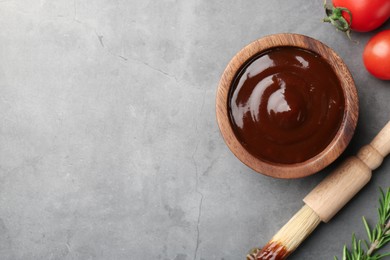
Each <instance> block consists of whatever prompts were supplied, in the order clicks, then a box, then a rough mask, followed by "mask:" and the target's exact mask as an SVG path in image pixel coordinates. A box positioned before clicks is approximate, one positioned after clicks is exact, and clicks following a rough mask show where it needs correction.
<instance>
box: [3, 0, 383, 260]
mask: <svg viewBox="0 0 390 260" xmlns="http://www.w3.org/2000/svg"><path fill="white" fill-rule="evenodd" d="M322 17H323V9H322V1H304V0H299V1H298V0H297V1H283V0H275V1H265V0H262V1H258V0H248V1H233V0H228V1H209V0H207V1H206V0H199V1H195V0H188V1H174V0H162V1H141V0H132V1H126V0H95V1H91V0H84V1H81V0H74V1H70V0H52V1H48V0H8V1H7V0H5V1H1V2H0V43H1V48H0V119H1V125H0V144H1V145H0V258H1V259H7V260H11V259H12V260H13V259H135V260H138V259H161V260H167V259H172V260H202V259H204V260H208V259H218V260H222V259H224V260H228V259H232V260H236V259H244V257H245V255H246V253H247V252H248V251H249V250H250V249H251V248H252V247H255V246H261V245H264V244H265V243H266V242H267V241H268V240H269V239H270V238H271V237H272V235H273V234H274V233H275V232H276V231H277V230H278V229H279V228H280V227H281V226H282V225H283V224H284V223H285V222H286V221H287V220H288V219H289V218H290V217H291V216H292V215H293V214H294V213H295V212H296V211H297V210H298V209H299V208H300V207H301V206H302V201H301V200H302V198H303V197H304V196H305V194H307V193H308V192H309V191H310V190H311V189H312V188H313V187H314V186H315V185H316V184H317V183H318V182H319V181H320V180H321V179H323V178H324V176H325V175H326V174H327V173H328V172H329V171H330V170H331V169H332V168H333V167H334V165H337V163H339V162H340V160H338V161H336V163H335V164H333V165H332V166H330V167H328V168H327V169H325V170H324V171H322V172H321V173H319V174H317V175H314V176H312V177H308V178H304V179H299V180H277V179H272V178H269V177H265V176H262V175H260V174H257V173H255V172H253V171H252V170H250V169H249V168H247V167H246V166H245V165H243V164H242V163H241V162H240V161H238V160H237V159H236V158H235V157H234V156H233V155H232V153H231V152H230V151H229V150H228V148H227V147H226V145H225V144H224V142H223V140H222V138H221V136H220V134H219V130H218V127H217V124H216V120H215V111H214V105H215V103H214V100H215V93H216V87H217V83H218V80H219V77H220V75H221V73H222V71H223V70H224V68H225V66H226V64H227V63H228V61H229V60H230V59H231V58H232V56H233V55H234V54H235V53H236V52H237V51H239V50H240V49H241V48H242V47H243V46H245V45H246V44H248V43H250V42H251V41H253V40H255V39H257V38H259V37H262V36H264V35H267V34H272V33H279V32H294V33H300V34H306V35H308V36H311V37H314V38H317V39H318V40H320V41H322V42H324V43H325V44H327V45H329V46H330V47H332V48H333V49H334V50H335V51H336V52H338V53H339V54H340V56H341V57H342V58H343V59H344V60H345V62H346V64H347V65H348V66H349V68H350V70H351V72H352V74H353V76H354V78H355V80H356V84H357V88H358V91H359V99H360V117H359V123H358V128H357V131H356V134H355V137H354V138H353V140H352V142H351V144H350V146H349V147H348V149H347V150H346V152H345V153H344V155H343V156H342V158H345V156H348V155H352V154H354V153H355V152H356V151H357V150H358V148H359V147H360V146H362V145H363V144H366V143H368V142H369V141H370V140H371V139H372V138H373V137H374V136H375V134H376V133H377V132H378V130H379V129H380V128H381V127H382V126H383V125H384V124H385V123H386V122H387V121H388V120H389V114H390V106H389V101H390V89H389V88H390V85H389V82H384V81H380V80H377V79H375V78H373V77H372V76H370V75H369V74H368V73H367V72H366V70H365V68H364V66H363V64H362V61H361V53H362V50H363V48H364V45H365V43H366V42H367V41H368V39H369V38H370V37H371V36H372V35H373V34H374V33H375V32H372V33H367V34H359V33H354V34H353V38H354V39H355V40H357V41H359V43H353V42H351V41H349V40H348V39H347V38H346V37H345V36H344V35H343V34H342V33H340V32H337V31H336V30H335V29H333V28H332V27H331V26H329V25H328V24H322V22H321V19H322ZM385 28H390V23H389V22H387V24H386V25H385V26H384V27H382V28H381V29H385ZM378 31H379V30H378ZM389 173H390V162H389V160H387V161H385V162H384V164H383V165H382V166H381V167H380V168H379V169H378V170H377V171H376V172H375V175H374V176H373V179H372V181H371V183H370V184H368V186H366V187H365V188H364V189H363V190H362V192H361V193H359V194H358V195H357V196H356V198H355V199H354V200H353V201H352V202H351V203H350V204H349V205H347V206H346V207H345V208H344V209H343V210H342V211H341V212H340V213H339V214H338V215H337V216H336V217H335V218H334V219H333V220H332V221H331V222H330V223H328V224H322V225H320V226H319V227H318V228H317V230H316V231H315V232H314V233H313V234H312V235H311V236H310V238H309V239H308V240H307V241H305V242H304V244H303V245H302V246H301V247H300V248H299V249H298V250H297V251H296V252H295V253H294V254H293V255H292V256H291V257H290V259H332V257H333V256H334V255H339V256H340V255H341V252H342V246H343V244H344V243H349V242H350V237H351V234H352V232H355V233H356V234H357V235H359V236H363V235H364V228H363V226H362V223H361V216H363V215H365V216H367V219H368V220H369V221H370V222H371V223H374V222H375V221H376V207H377V205H378V203H377V198H378V186H382V187H384V188H386V187H388V186H389V183H390V174H389Z"/></svg>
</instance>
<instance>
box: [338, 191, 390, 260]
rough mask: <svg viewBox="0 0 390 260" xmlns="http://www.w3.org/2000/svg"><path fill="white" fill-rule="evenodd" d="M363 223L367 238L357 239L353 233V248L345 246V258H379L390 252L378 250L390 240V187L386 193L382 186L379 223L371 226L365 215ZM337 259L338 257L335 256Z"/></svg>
mask: <svg viewBox="0 0 390 260" xmlns="http://www.w3.org/2000/svg"><path fill="white" fill-rule="evenodd" d="M363 224H364V227H365V229H366V232H367V237H368V241H367V240H361V239H359V240H357V239H356V236H355V234H353V235H352V244H351V248H347V246H346V245H344V247H343V258H342V259H343V260H379V259H382V258H384V257H386V256H390V252H389V253H385V254H380V253H376V251H377V250H378V249H380V248H382V247H383V246H385V245H386V244H387V243H389V242H390V187H388V188H387V191H386V193H384V192H383V190H382V189H381V188H380V198H379V208H378V223H377V224H376V226H375V227H374V228H370V226H369V225H368V223H367V220H366V219H365V217H363ZM362 243H364V244H365V247H366V250H365V249H363V247H362ZM334 259H335V260H338V258H337V257H336V256H335V257H334Z"/></svg>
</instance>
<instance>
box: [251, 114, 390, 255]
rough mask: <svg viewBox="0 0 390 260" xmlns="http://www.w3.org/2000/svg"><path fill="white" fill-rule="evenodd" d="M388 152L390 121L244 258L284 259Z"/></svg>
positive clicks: (359, 185) (363, 181)
mask: <svg viewBox="0 0 390 260" xmlns="http://www.w3.org/2000/svg"><path fill="white" fill-rule="evenodd" d="M389 152H390V121H389V122H388V123H387V124H386V125H385V127H384V128H383V129H382V130H381V131H380V132H379V133H378V135H377V136H376V137H375V138H374V139H373V140H372V142H371V143H370V144H368V145H366V146H363V147H362V148H361V149H360V150H359V152H358V153H357V155H356V156H352V157H350V158H348V159H346V160H345V161H344V163H342V164H341V165H340V166H339V167H338V168H336V170H334V171H333V172H332V173H331V174H330V175H329V176H327V177H326V178H325V179H324V180H323V181H322V182H321V183H320V184H318V185H317V186H316V187H315V188H314V189H313V190H312V191H311V192H310V193H309V194H308V195H307V196H306V197H305V198H304V199H303V202H304V203H305V205H304V206H303V207H302V208H301V209H300V210H299V211H298V212H297V213H296V214H295V215H294V216H293V217H292V218H291V219H290V220H289V221H288V222H287V223H286V224H285V225H284V226H283V227H282V228H281V229H280V230H279V231H278V232H277V233H276V234H275V235H274V236H273V237H272V239H271V240H270V241H269V242H268V243H267V245H265V246H264V247H263V249H255V250H253V251H252V252H251V253H250V254H249V255H247V260H282V259H286V258H287V257H288V256H289V255H290V254H291V253H292V252H293V251H294V250H295V249H296V248H297V247H298V246H299V245H300V244H301V243H302V242H303V241H304V240H305V239H306V237H308V236H309V235H310V234H311V233H312V232H313V230H314V229H315V228H316V227H317V226H318V225H319V224H320V223H321V222H325V223H327V222H328V221H329V220H330V219H331V218H332V217H333V216H334V215H335V214H336V213H337V212H338V211H339V210H340V209H341V208H342V207H343V206H344V205H345V204H346V203H347V202H348V201H349V200H351V199H352V197H353V196H354V195H355V194H356V193H357V192H358V191H360V190H361V189H362V188H363V187H364V186H365V185H366V184H367V183H368V182H369V180H370V179H371V176H372V170H374V169H376V168H378V167H379V166H380V165H381V163H382V161H383V159H384V157H386V156H387V155H388V154H389Z"/></svg>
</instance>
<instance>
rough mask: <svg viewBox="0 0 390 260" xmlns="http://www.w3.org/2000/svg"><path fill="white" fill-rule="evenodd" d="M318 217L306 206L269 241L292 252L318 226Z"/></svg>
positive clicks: (319, 220)
mask: <svg viewBox="0 0 390 260" xmlns="http://www.w3.org/2000/svg"><path fill="white" fill-rule="evenodd" d="M320 222H321V219H320V218H319V216H318V215H317V214H316V213H315V212H314V211H313V210H312V209H311V208H310V207H309V206H307V205H306V204H305V205H304V206H303V207H302V208H301V209H300V210H299V211H298V212H297V213H296V214H295V215H294V216H293V217H292V218H291V219H290V220H289V221H288V222H287V224H286V225H284V226H283V227H282V228H281V229H280V230H279V232H278V233H276V235H275V236H274V237H273V238H272V239H271V242H277V243H280V244H281V245H283V246H284V247H285V248H286V249H287V250H288V251H289V252H293V251H294V250H295V249H296V248H297V247H298V246H299V245H300V244H301V243H302V242H303V241H304V240H305V238H306V237H307V236H308V235H310V234H311V232H313V230H314V229H315V228H316V227H317V226H318V224H320Z"/></svg>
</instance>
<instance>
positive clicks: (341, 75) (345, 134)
mask: <svg viewBox="0 0 390 260" xmlns="http://www.w3.org/2000/svg"><path fill="white" fill-rule="evenodd" d="M285 46H289V47H298V48H302V49H306V50H308V51H311V52H314V53H316V54H318V55H320V56H321V57H322V58H323V59H324V60H325V61H326V62H327V63H328V64H329V65H330V66H331V68H332V70H333V71H334V72H335V74H336V76H337V77H338V79H339V81H340V85H341V88H342V92H343V95H344V101H345V104H344V111H343V113H344V115H343V118H342V121H341V124H340V127H339V128H338V130H337V132H336V134H335V136H334V138H333V139H332V141H331V142H330V143H329V145H328V146H327V147H326V148H325V149H324V150H322V152H320V153H318V154H317V155H315V156H313V157H311V158H310V159H308V160H306V161H303V162H299V163H292V164H281V163H273V162H269V161H265V160H262V159H259V158H258V157H255V156H254V155H252V154H251V153H249V152H248V151H247V150H246V149H245V148H244V146H243V145H242V144H241V142H240V141H239V139H238V138H237V136H236V135H235V132H234V129H233V127H232V124H231V122H230V118H229V105H228V102H229V90H230V89H231V88H232V84H233V81H234V80H235V77H236V75H237V74H238V73H239V72H240V70H241V69H242V68H243V67H244V66H245V64H247V63H248V61H250V60H251V59H253V57H254V56H256V55H259V54H260V53H262V52H264V51H267V50H269V49H272V48H276V47H285ZM358 110H359V107H358V96H357V92H356V87H355V84H354V81H353V78H352V76H351V73H350V72H349V70H348V68H347V66H346V65H345V63H344V62H343V61H342V59H341V58H340V57H339V56H338V55H337V54H336V53H335V52H334V51H333V50H332V49H331V48H329V47H328V46H326V45H324V44H323V43H321V42H319V41H318V40H315V39H313V38H310V37H307V36H304V35H298V34H288V33H283V34H275V35H269V36H266V37H263V38H261V39H259V40H256V41H254V42H252V43H250V44H249V45H247V46H246V47H245V48H243V49H242V50H241V51H240V52H238V53H237V54H236V55H235V56H234V57H233V59H232V60H231V61H230V62H229V64H228V65H227V67H226V69H225V71H224V72H223V74H222V77H221V80H220V82H219V85H218V90H217V96H216V116H217V122H218V125H219V128H220V131H221V133H222V136H223V138H224V140H225V142H226V144H227V146H228V147H229V148H230V150H231V151H232V152H233V153H234V155H235V156H236V157H237V158H238V159H240V160H241V161H242V162H243V163H244V164H246V165H247V166H249V167H250V168H252V169H253V170H255V171H256V172H259V173H262V174H264V175H267V176H271V177H276V178H285V179H291V178H300V177H305V176H308V175H311V174H313V173H315V172H318V171H320V170H321V169H323V168H325V167H326V166H327V165H329V164H330V163H332V162H333V161H334V160H335V159H336V158H337V157H338V156H339V155H340V154H341V153H342V152H343V151H344V150H345V148H346V146H347V145H348V143H349V142H350V140H351V138H352V136H353V134H354V131H355V128H356V124H357V118H358Z"/></svg>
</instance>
